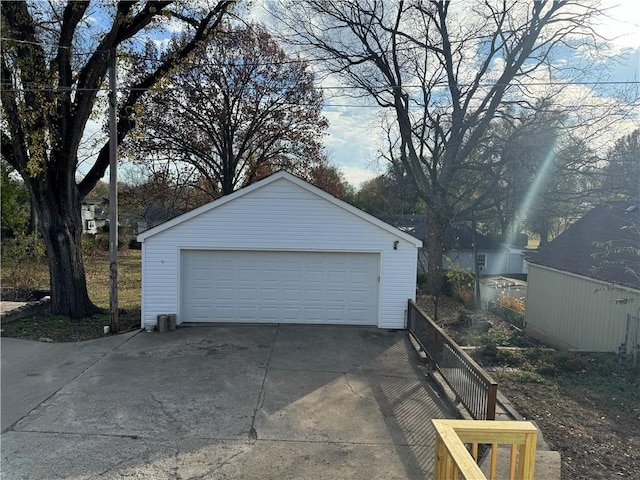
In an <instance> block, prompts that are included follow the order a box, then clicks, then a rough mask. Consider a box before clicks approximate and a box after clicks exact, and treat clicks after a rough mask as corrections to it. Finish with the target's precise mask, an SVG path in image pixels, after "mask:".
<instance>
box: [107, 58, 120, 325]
mask: <svg viewBox="0 0 640 480" xmlns="http://www.w3.org/2000/svg"><path fill="white" fill-rule="evenodd" d="M109 55H110V58H109V60H110V65H109V329H110V330H111V332H112V333H118V332H119V331H120V322H119V320H118V157H117V148H118V130H117V128H116V120H117V119H116V107H117V96H116V49H115V48H112V49H111V51H110V52H109Z"/></svg>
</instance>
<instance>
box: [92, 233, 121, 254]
mask: <svg viewBox="0 0 640 480" xmlns="http://www.w3.org/2000/svg"><path fill="white" fill-rule="evenodd" d="M128 245H129V238H128V237H127V236H126V235H118V250H123V249H126V248H127V247H128ZM108 251H109V235H108V234H107V235H105V234H104V233H97V234H95V235H91V234H86V235H83V236H82V253H83V254H84V255H87V256H91V255H95V254H97V253H101V252H108Z"/></svg>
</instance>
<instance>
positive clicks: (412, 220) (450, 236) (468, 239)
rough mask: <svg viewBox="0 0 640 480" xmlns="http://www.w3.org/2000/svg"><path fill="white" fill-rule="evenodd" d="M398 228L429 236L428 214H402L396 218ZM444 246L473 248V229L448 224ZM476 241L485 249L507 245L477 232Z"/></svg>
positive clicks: (494, 248) (423, 237) (501, 248)
mask: <svg viewBox="0 0 640 480" xmlns="http://www.w3.org/2000/svg"><path fill="white" fill-rule="evenodd" d="M395 223H397V224H398V228H400V229H401V230H402V231H404V232H407V233H410V234H411V235H413V236H414V237H416V238H418V239H421V240H422V239H425V238H427V233H428V228H429V227H428V226H427V215H424V214H417V215H400V217H399V218H397V219H395ZM443 241H444V247H445V248H446V249H447V250H473V230H472V229H471V228H469V227H457V226H453V225H447V226H446V227H445V229H444V238H443ZM476 243H477V245H478V250H483V251H499V250H504V249H505V247H504V246H503V245H501V244H500V243H499V242H496V241H495V240H492V239H491V238H489V237H487V236H486V235H483V234H481V233H480V232H476Z"/></svg>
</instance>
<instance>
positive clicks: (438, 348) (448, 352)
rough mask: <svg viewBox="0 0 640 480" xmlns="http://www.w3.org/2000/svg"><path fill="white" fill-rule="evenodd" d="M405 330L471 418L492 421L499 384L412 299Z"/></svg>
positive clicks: (494, 416) (494, 414)
mask: <svg viewBox="0 0 640 480" xmlns="http://www.w3.org/2000/svg"><path fill="white" fill-rule="evenodd" d="M407 329H408V330H409V331H410V332H411V334H412V335H413V337H414V338H415V339H416V341H417V342H418V343H419V344H420V347H421V348H422V350H423V351H424V353H425V354H426V355H427V356H428V357H429V360H431V362H432V364H433V368H434V369H436V370H437V371H438V372H440V374H441V375H442V378H444V381H445V382H447V384H448V385H449V387H451V389H452V390H453V391H454V393H455V394H456V396H457V397H458V399H459V401H460V402H461V403H462V404H463V405H464V406H465V408H466V409H467V411H468V412H469V413H470V414H471V416H472V417H473V418H475V419H476V420H493V419H495V418H496V398H497V395H498V384H497V383H496V382H495V381H494V380H493V379H492V378H491V377H490V376H489V374H488V373H487V372H485V371H484V370H483V369H482V367H481V366H480V365H478V364H477V363H476V362H475V361H474V360H473V359H472V358H471V357H470V356H469V355H467V353H465V352H464V351H462V349H460V347H459V346H458V344H457V343H456V342H454V341H453V340H452V339H451V338H450V337H449V335H447V334H446V333H445V331H444V330H442V328H440V327H439V326H438V325H436V324H435V322H434V321H433V320H431V318H429V316H428V315H427V314H426V313H424V312H423V311H422V310H420V307H418V306H417V305H416V304H415V302H414V301H413V300H409V306H408V310H407Z"/></svg>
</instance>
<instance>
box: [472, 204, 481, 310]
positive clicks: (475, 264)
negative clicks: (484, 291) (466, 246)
mask: <svg viewBox="0 0 640 480" xmlns="http://www.w3.org/2000/svg"><path fill="white" fill-rule="evenodd" d="M471 238H472V241H473V277H474V288H473V290H474V293H475V298H476V310H479V309H480V269H479V268H478V244H477V238H476V215H475V213H474V212H471Z"/></svg>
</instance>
